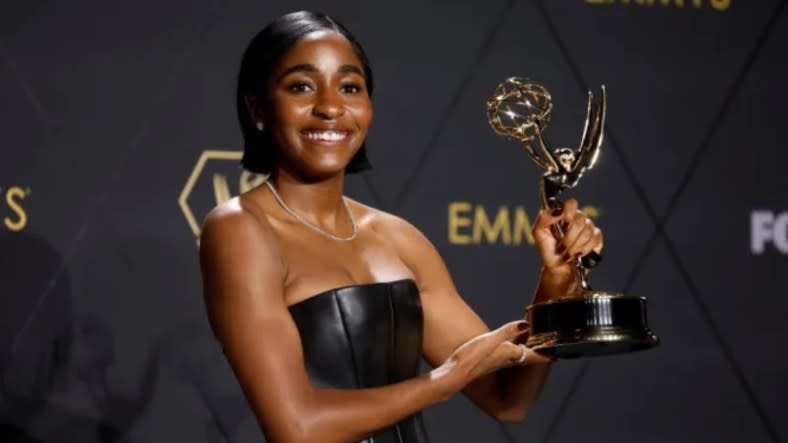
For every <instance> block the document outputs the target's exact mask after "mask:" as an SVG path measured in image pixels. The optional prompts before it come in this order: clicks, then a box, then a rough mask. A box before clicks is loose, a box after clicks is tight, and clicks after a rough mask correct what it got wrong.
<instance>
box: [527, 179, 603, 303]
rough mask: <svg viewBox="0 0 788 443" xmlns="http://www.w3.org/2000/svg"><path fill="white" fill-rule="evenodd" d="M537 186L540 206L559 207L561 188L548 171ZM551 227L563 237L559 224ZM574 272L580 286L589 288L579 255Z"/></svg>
mask: <svg viewBox="0 0 788 443" xmlns="http://www.w3.org/2000/svg"><path fill="white" fill-rule="evenodd" d="M539 188H540V193H541V195H542V206H543V207H544V208H545V209H547V210H550V209H559V208H561V206H562V202H561V200H560V199H559V198H558V197H559V195H560V194H561V192H562V190H561V189H556V188H557V186H554V184H553V182H552V181H551V180H550V177H549V176H548V173H545V175H543V176H542V181H541V183H540V186H539ZM553 229H554V230H555V232H556V234H557V236H558V238H564V230H563V229H562V228H561V225H560V224H555V225H553ZM575 272H576V273H577V278H578V279H579V281H580V287H581V288H582V289H584V290H591V285H589V284H588V272H587V268H586V266H585V265H584V264H583V259H582V258H581V257H578V258H577V259H576V260H575Z"/></svg>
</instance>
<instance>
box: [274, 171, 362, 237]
mask: <svg viewBox="0 0 788 443" xmlns="http://www.w3.org/2000/svg"><path fill="white" fill-rule="evenodd" d="M265 184H266V185H267V186H268V189H270V190H271V193H272V194H274V198H275V199H276V201H277V202H279V206H281V207H282V209H284V210H285V211H287V213H288V214H290V215H292V216H293V218H295V219H296V220H298V221H300V222H301V224H303V225H304V226H306V227H308V228H310V229H312V230H313V231H316V232H317V233H319V234H321V235H323V236H326V237H328V238H330V239H331V240H336V241H350V240H353V239H354V238H356V234H358V228H357V227H356V220H355V219H353V213H352V212H350V208H349V207H348V205H347V202H346V201H345V198H344V197H342V204H344V205H345V210H346V211H347V216H348V218H350V224H351V225H352V226H353V232H351V233H350V235H349V236H347V237H339V236H337V235H334V234H332V233H330V232H327V231H325V230H323V229H320V228H319V227H317V226H315V225H313V224H312V223H309V222H308V221H306V220H304V219H303V218H301V216H300V215H298V213H296V212H295V211H294V210H292V209H290V207H289V206H287V204H285V202H284V200H282V197H280V196H279V193H278V192H276V188H274V185H273V184H271V182H270V181H268V180H266V181H265Z"/></svg>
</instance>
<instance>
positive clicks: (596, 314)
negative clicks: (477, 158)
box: [487, 77, 659, 358]
mask: <svg viewBox="0 0 788 443" xmlns="http://www.w3.org/2000/svg"><path fill="white" fill-rule="evenodd" d="M606 100H607V96H606V92H605V87H604V86H602V88H601V93H600V96H599V101H595V100H594V96H593V94H592V93H591V92H589V93H588V106H587V111H586V119H585V128H584V129H583V136H582V139H581V141H580V146H579V147H578V148H577V149H571V148H565V147H560V148H556V149H551V148H550V145H549V144H548V142H547V140H546V139H545V136H544V131H545V129H546V128H547V125H548V123H549V122H550V119H551V118H552V113H553V102H552V98H551V96H550V92H549V91H548V90H547V89H546V88H545V87H544V86H543V85H542V84H540V83H538V82H535V81H532V80H529V79H525V78H520V77H511V78H508V79H506V80H504V81H503V82H502V83H500V84H499V85H498V86H497V87H496V88H495V91H494V92H493V94H492V95H491V96H490V98H489V99H488V100H487V119H488V121H489V123H490V125H491V126H492V128H493V130H494V131H495V132H496V133H497V134H499V135H502V136H504V137H507V138H510V139H513V140H515V141H518V142H520V143H521V144H522V145H523V146H524V147H525V150H526V152H527V153H528V155H529V157H530V158H531V160H533V161H534V163H536V164H537V165H538V166H539V167H540V168H542V169H543V170H544V174H543V175H542V176H541V179H540V194H541V200H542V205H543V207H544V208H546V209H551V208H558V207H561V204H562V203H561V200H560V197H561V194H562V193H563V192H564V191H566V190H568V189H571V188H574V187H575V186H576V185H577V183H578V182H579V181H580V179H581V178H582V177H583V174H584V173H585V172H586V171H588V170H589V169H591V168H593V167H594V165H595V164H596V163H597V160H598V159H599V151H600V148H601V146H602V139H603V133H604V125H605V112H606V106H607V105H606ZM553 229H554V230H555V233H556V234H557V235H559V236H561V235H563V232H562V231H561V227H560V226H558V225H556V226H554V227H553ZM600 260H601V256H600V255H599V254H597V253H596V252H592V253H591V254H588V255H586V256H584V257H581V258H578V259H577V261H576V263H575V270H576V272H577V275H578V279H579V282H580V285H579V287H578V289H577V291H576V292H573V293H570V294H566V295H565V296H563V297H560V298H558V299H553V300H549V301H546V302H543V303H534V304H532V305H530V306H528V307H527V308H526V315H527V318H528V321H529V322H530V324H531V334H530V336H529V337H528V341H527V342H526V346H528V347H529V348H532V349H534V350H535V351H537V352H539V353H541V354H544V355H547V356H551V357H553V358H574V357H584V356H594V355H608V354H620V353H625V352H633V351H638V350H644V349H649V348H652V347H654V346H656V345H657V344H658V343H659V339H658V338H657V336H656V335H654V334H653V333H652V332H651V331H650V330H649V328H648V324H647V318H646V299H645V298H644V297H634V296H626V295H623V294H619V293H614V292H607V291H599V290H595V289H592V288H591V286H590V284H589V282H588V272H589V269H590V268H592V267H594V266H596V265H597V264H598V263H599V262H600Z"/></svg>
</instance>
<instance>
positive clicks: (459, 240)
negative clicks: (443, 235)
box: [448, 201, 601, 246]
mask: <svg viewBox="0 0 788 443" xmlns="http://www.w3.org/2000/svg"><path fill="white" fill-rule="evenodd" d="M581 211H583V213H584V214H585V215H586V216H587V217H590V218H593V219H596V218H598V217H599V216H600V214H601V211H600V209H599V208H598V207H596V206H584V207H582V208H581ZM534 214H535V213H534ZM532 221H533V218H532V217H531V216H530V214H529V213H528V211H526V209H525V208H524V207H522V206H508V205H501V206H498V208H496V209H494V210H491V209H488V208H486V207H485V206H484V205H481V204H478V203H470V202H465V201H457V202H451V203H449V223H448V227H449V232H448V234H449V243H451V244H454V245H479V244H489V245H505V246H519V245H521V244H522V243H527V244H529V245H533V244H534V236H533V234H532V233H531V227H532Z"/></svg>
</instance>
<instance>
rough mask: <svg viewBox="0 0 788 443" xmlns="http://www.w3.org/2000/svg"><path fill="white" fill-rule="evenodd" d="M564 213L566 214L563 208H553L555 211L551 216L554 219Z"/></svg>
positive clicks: (551, 212)
mask: <svg viewBox="0 0 788 443" xmlns="http://www.w3.org/2000/svg"><path fill="white" fill-rule="evenodd" d="M563 213H564V210H563V209H562V208H553V210H552V211H550V215H552V216H553V217H558V216H559V215H561V214H563Z"/></svg>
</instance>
